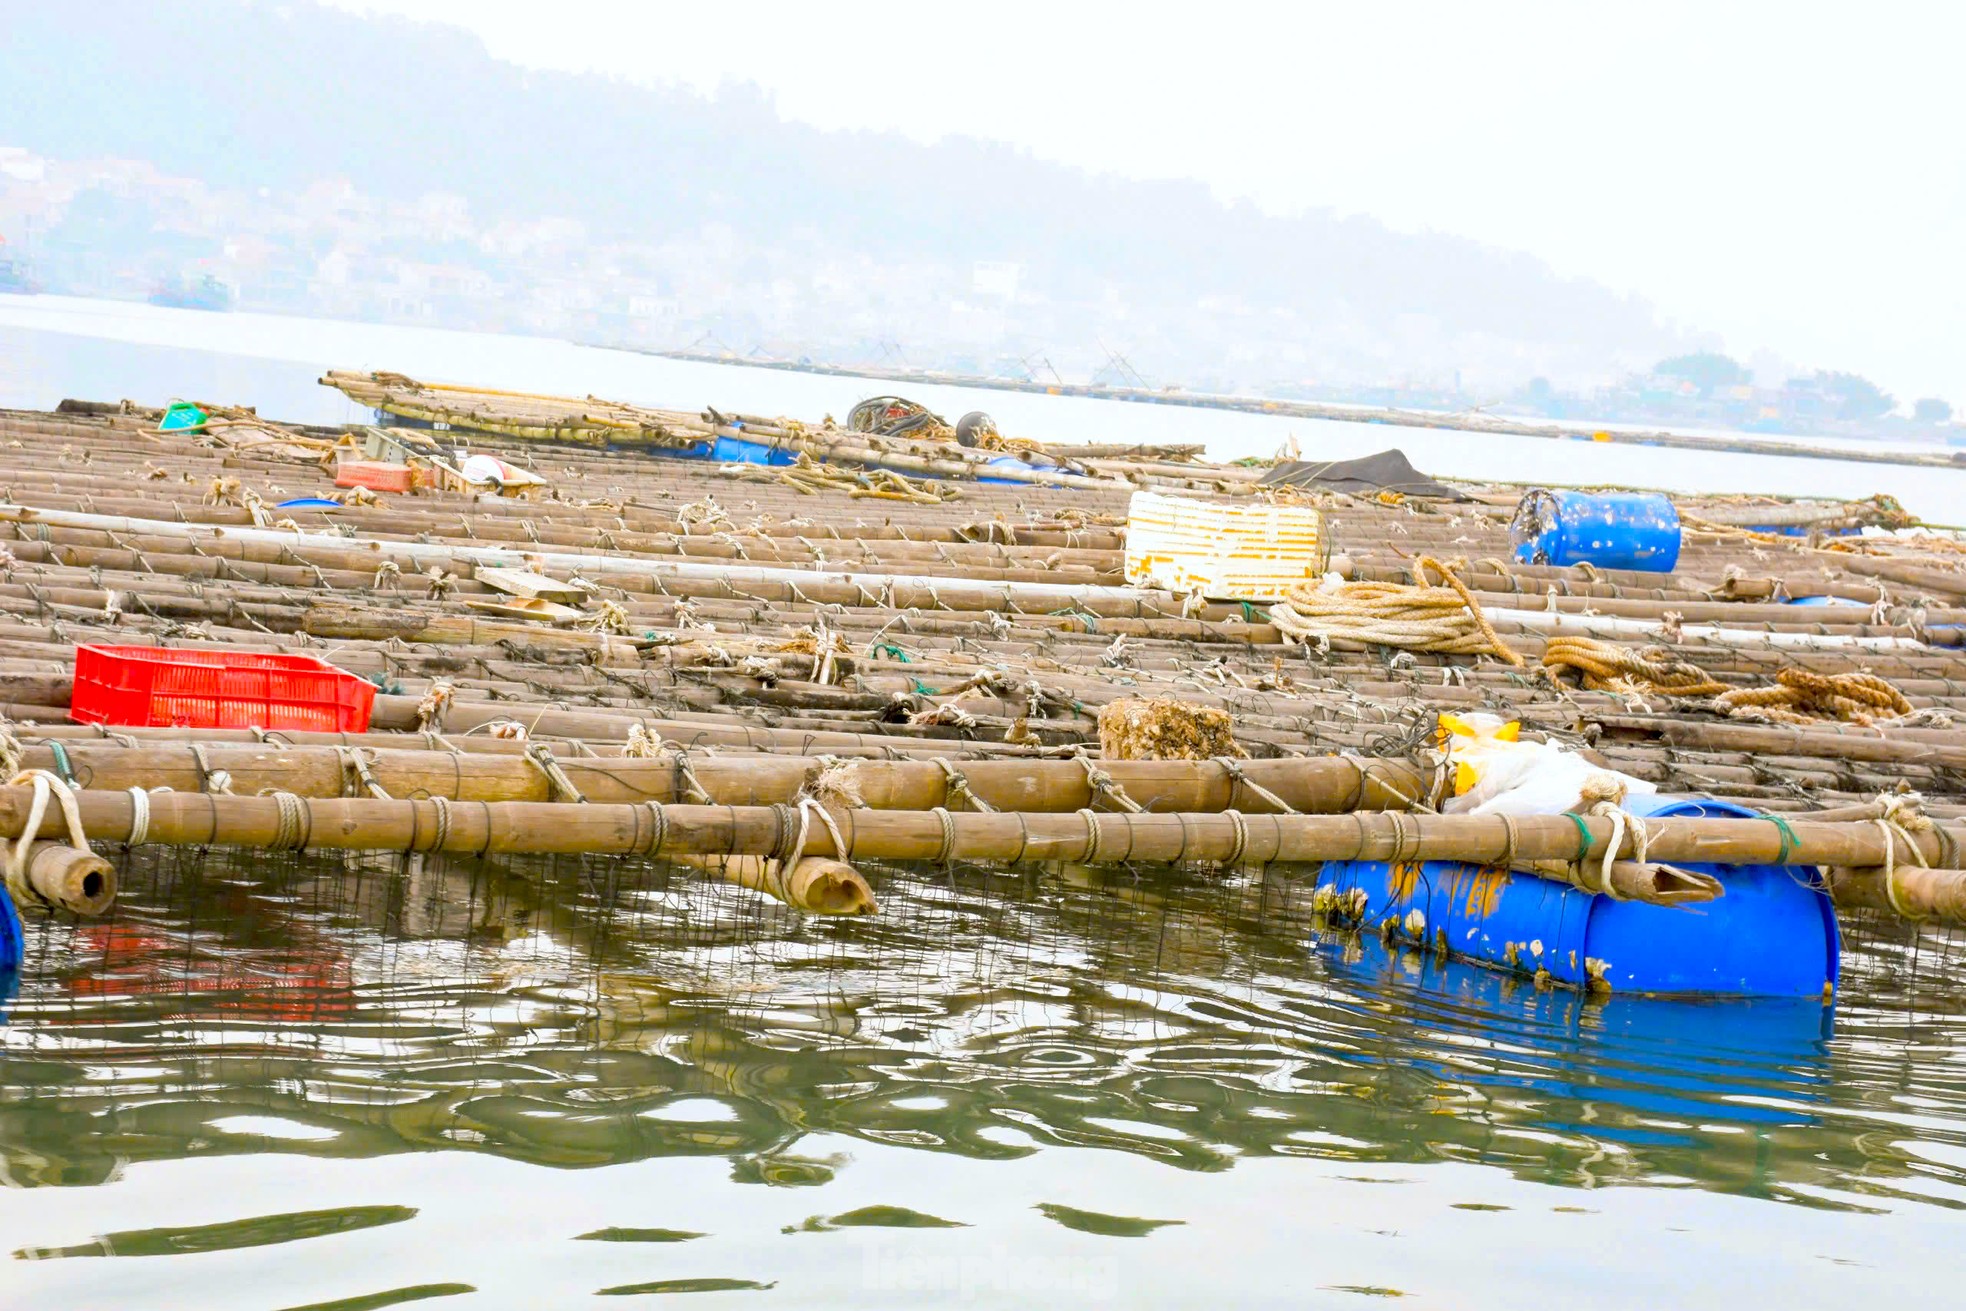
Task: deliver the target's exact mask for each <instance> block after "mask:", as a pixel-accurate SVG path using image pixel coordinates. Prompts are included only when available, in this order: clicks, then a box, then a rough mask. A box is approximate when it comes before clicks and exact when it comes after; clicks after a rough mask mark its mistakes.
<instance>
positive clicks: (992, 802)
mask: <svg viewBox="0 0 1966 1311" xmlns="http://www.w3.org/2000/svg"><path fill="white" fill-rule="evenodd" d="M514 745H515V746H516V745H523V744H516V743H515V744H514ZM531 745H532V747H533V749H534V750H535V751H536V750H538V749H540V748H542V746H543V744H539V743H534V744H531ZM21 760H22V763H23V764H24V765H25V766H26V767H28V768H38V769H57V768H60V767H62V765H63V763H64V760H65V763H66V767H67V768H68V770H70V771H71V772H72V774H73V775H74V776H75V777H76V778H77V779H79V780H82V781H83V782H84V783H85V785H86V787H87V788H88V789H90V790H95V791H101V790H105V789H106V790H112V791H114V790H122V789H126V788H130V787H146V788H168V789H170V790H172V791H178V792H203V791H207V790H209V788H210V786H211V780H212V779H213V778H214V777H217V776H218V775H220V774H221V773H222V774H224V775H225V776H226V777H227V780H228V784H229V786H230V787H231V788H232V789H234V790H235V791H237V792H239V793H241V794H247V795H257V794H259V793H261V792H268V791H282V792H292V793H295V794H296V795H299V796H307V797H337V796H344V795H348V794H349V793H350V792H351V791H360V790H361V789H362V788H364V787H366V786H368V780H369V779H373V780H374V784H375V786H378V787H380V788H381V789H382V790H383V791H384V792H386V793H388V794H389V795H391V796H418V797H430V796H442V797H445V798H447V799H449V800H452V801H550V800H555V799H557V794H558V792H559V789H560V787H561V785H560V784H559V783H557V782H556V781H555V780H554V779H553V777H552V776H551V773H550V770H549V766H548V764H547V763H545V762H550V768H551V769H558V770H559V771H561V772H562V773H563V775H564V777H565V779H566V780H567V782H568V783H570V784H571V785H572V787H573V788H574V789H575V790H576V791H577V792H578V793H579V795H581V796H583V797H585V798H586V799H587V800H588V801H590V802H626V803H639V802H646V801H661V802H671V801H686V800H698V801H704V802H705V803H706V804H709V803H714V804H718V805H769V804H773V803H778V804H790V803H792V802H795V801H797V799H798V797H799V795H800V792H801V790H802V789H803V788H805V787H807V786H808V785H809V784H810V783H811V782H812V781H813V779H814V777H815V775H816V772H817V770H818V766H817V765H816V764H815V763H813V762H810V761H807V760H803V759H799V758H796V757H778V756H730V755H701V754H682V755H678V754H677V753H675V752H673V751H672V752H665V753H664V754H662V755H660V756H654V757H646V758H624V757H619V756H615V757H609V758H607V759H605V760H598V759H592V758H583V757H581V756H577V755H563V756H554V755H553V754H552V753H551V751H550V748H548V749H547V754H546V756H545V760H544V761H542V762H541V763H534V761H533V760H532V759H528V758H526V757H525V756H512V755H503V754H491V753H483V754H463V753H452V752H445V751H430V750H400V749H388V748H384V749H373V750H366V751H362V752H360V753H359V755H352V754H349V753H348V752H346V751H345V750H341V749H337V748H334V747H305V746H286V745H279V746H272V745H266V746H262V745H251V746H246V745H229V744H228V745H221V744H209V745H200V744H196V743H192V744H186V745H181V746H172V745H165V744H157V745H148V746H146V745H138V746H135V747H124V746H113V745H107V744H96V743H81V742H74V743H71V744H69V745H67V746H66V747H65V748H64V751H63V753H62V759H57V757H56V756H55V753H54V751H53V749H52V748H50V747H46V746H35V745H31V744H30V745H26V746H25V747H24V749H23V751H22V753H21ZM360 771H366V775H365V776H364V775H363V774H362V773H361V772H360ZM1100 776H1103V778H1104V779H1106V780H1110V783H1111V785H1112V786H1113V787H1115V788H1117V789H1118V794H1119V795H1123V796H1125V797H1126V798H1128V799H1130V800H1131V801H1132V802H1133V803H1134V804H1136V805H1138V806H1140V807H1142V808H1144V809H1146V810H1158V811H1189V812H1204V811H1218V810H1227V809H1230V808H1232V807H1233V808H1236V809H1241V810H1243V811H1246V812H1248V813H1251V814H1265V813H1272V812H1275V811H1276V809H1277V806H1276V802H1277V801H1280V802H1281V803H1282V804H1283V805H1285V806H1288V807H1289V808H1290V809H1291V810H1293V811H1298V812H1305V813H1319V814H1333V813H1342V812H1348V811H1351V810H1354V809H1364V810H1384V809H1405V808H1409V807H1410V806H1411V805H1412V804H1413V803H1414V802H1415V801H1416V800H1422V799H1424V798H1425V796H1426V794H1427V789H1428V783H1427V780H1425V779H1423V778H1422V777H1421V776H1420V775H1419V774H1418V772H1416V771H1415V770H1413V769H1412V768H1410V767H1409V766H1406V765H1404V764H1400V763H1398V762H1393V761H1377V760H1363V759H1351V758H1344V757H1322V758H1308V759H1297V760H1272V761H1233V762H1229V764H1227V765H1224V764H1221V763H1217V762H1213V761H1185V760H1112V761H1105V762H1102V763H1101V764H1099V765H1097V766H1095V767H1093V768H1092V769H1088V768H1086V767H1085V766H1083V765H1081V764H1079V763H1078V762H1076V761H1067V760H1033V761H1022V762H1011V761H967V762H964V763H962V764H960V765H951V766H950V767H949V768H948V769H944V768H943V767H941V766H939V765H937V764H936V763H934V762H932V761H872V760H868V761H860V762H857V763H854V764H852V765H849V766H845V767H844V768H842V769H841V770H840V772H839V785H840V786H843V787H846V788H848V789H850V790H851V791H852V792H853V793H854V794H856V795H858V796H859V797H861V798H862V799H863V800H864V802H865V804H866V805H867V806H868V807H869V808H871V809H875V810H930V809H933V808H935V807H937V806H947V807H952V808H962V807H965V806H973V807H975V808H977V809H984V808H988V809H992V810H1012V811H1017V810H1023V811H1033V812H1037V811H1058V810H1079V809H1082V808H1084V807H1087V806H1094V805H1098V804H1100V802H1101V799H1102V796H1103V795H1104V793H1103V791H1102V787H1101V785H1100ZM1265 793H1268V794H1269V796H1268V797H1266V796H1265V795H1264V794H1265ZM1271 797H1274V798H1275V799H1276V800H1275V801H1272V800H1271V799H1270V798H1271Z"/></svg>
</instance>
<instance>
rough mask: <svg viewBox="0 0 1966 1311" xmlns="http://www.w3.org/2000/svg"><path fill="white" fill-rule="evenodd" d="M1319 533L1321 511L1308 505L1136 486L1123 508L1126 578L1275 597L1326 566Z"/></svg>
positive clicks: (1233, 595) (1229, 595) (1217, 593)
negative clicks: (1190, 495) (1200, 497)
mask: <svg viewBox="0 0 1966 1311" xmlns="http://www.w3.org/2000/svg"><path fill="white" fill-rule="evenodd" d="M1322 532H1323V523H1322V521H1321V520H1320V519H1319V517H1318V512H1317V511H1316V510H1313V509H1309V508H1306V507H1301V506H1288V505H1271V504H1268V503H1262V502H1250V503H1237V502H1229V501H1194V500H1189V499H1187V498H1185V497H1180V496H1163V495H1161V494H1159V493H1157V492H1135V493H1134V494H1133V499H1132V501H1130V502H1129V503H1128V505H1127V512H1126V579H1127V581H1128V582H1130V583H1132V584H1134V585H1135V586H1136V587H1162V588H1167V589H1168V590H1170V591H1176V592H1194V591H1199V592H1201V593H1202V594H1203V595H1204V596H1209V597H1215V598H1219V599H1222V600H1232V601H1233V600H1241V601H1273V600H1276V599H1278V598H1280V597H1281V596H1282V595H1283V594H1284V592H1285V591H1286V590H1288V589H1289V587H1290V586H1291V585H1292V584H1294V583H1301V582H1305V581H1308V580H1313V579H1315V578H1317V576H1318V574H1319V573H1320V572H1321V571H1322V569H1323V567H1324V561H1325V558H1326V552H1325V549H1324V541H1323V537H1322Z"/></svg>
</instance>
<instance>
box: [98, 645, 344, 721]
mask: <svg viewBox="0 0 1966 1311" xmlns="http://www.w3.org/2000/svg"><path fill="white" fill-rule="evenodd" d="M374 709H375V685H374V684H372V683H370V682H368V681H367V680H366V679H361V678H357V677H355V675H353V674H351V673H348V672H346V671H345V670H341V669H336V668H335V667H334V666H333V665H331V664H329V663H327V662H326V661H325V660H317V659H315V658H314V657H313V656H308V655H262V654H260V653H258V652H256V651H213V650H196V651H192V650H182V649H179V648H175V647H161V646H79V647H77V648H76V649H75V695H74V698H73V700H72V701H71V702H70V705H69V711H68V716H69V718H70V719H73V720H75V721H76V722H77V723H81V724H125V725H129V726H132V727H137V728H172V727H177V728H298V729H310V730H313V731H316V732H321V733H365V732H367V731H368V727H369V714H370V712H371V711H373V710H374Z"/></svg>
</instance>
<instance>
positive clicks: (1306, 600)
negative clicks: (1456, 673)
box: [1270, 555, 1523, 668]
mask: <svg viewBox="0 0 1966 1311" xmlns="http://www.w3.org/2000/svg"><path fill="white" fill-rule="evenodd" d="M1429 572H1433V573H1438V574H1439V575H1440V577H1441V579H1442V581H1443V582H1444V583H1445V584H1446V586H1444V587H1432V586H1428V585H1427V583H1426V579H1427V575H1428V573H1429ZM1414 576H1415V577H1417V578H1418V579H1419V580H1420V583H1419V585H1417V586H1411V587H1409V586H1407V585H1405V584H1403V583H1371V582H1356V583H1342V582H1334V581H1330V580H1327V581H1325V582H1323V583H1320V584H1319V585H1317V586H1316V587H1306V586H1304V585H1303V584H1298V585H1297V586H1295V587H1292V588H1291V589H1290V591H1289V593H1288V594H1287V596H1286V598H1285V600H1284V601H1282V602H1280V603H1278V604H1276V605H1273V606H1271V607H1270V622H1271V623H1273V624H1275V625H1276V626H1277V627H1278V628H1279V629H1281V630H1282V631H1283V633H1284V635H1285V636H1286V637H1288V638H1292V639H1295V640H1298V641H1303V640H1305V639H1310V640H1315V641H1318V642H1328V641H1329V640H1331V639H1332V638H1340V639H1343V640H1347V641H1352V642H1362V643H1367V644H1370V645H1374V646H1392V647H1398V648H1400V649H1401V650H1405V651H1430V652H1435V653H1438V654H1441V655H1492V656H1495V657H1496V658H1498V659H1500V660H1502V661H1504V662H1505V663H1507V664H1510V665H1514V666H1516V667H1517V668H1521V667H1522V664H1523V659H1522V656H1521V655H1519V654H1518V653H1517V652H1516V651H1515V650H1514V649H1513V648H1511V647H1510V646H1509V645H1508V644H1507V643H1505V642H1504V641H1502V639H1501V637H1500V635H1498V634H1497V633H1496V632H1495V627H1494V625H1492V624H1490V623H1489V622H1488V617H1487V616H1486V615H1484V614H1482V612H1481V604H1480V602H1478V601H1476V600H1475V597H1474V593H1473V592H1470V591H1469V590H1468V588H1467V585H1466V584H1465V583H1463V582H1462V581H1461V580H1460V579H1458V578H1456V577H1455V576H1454V575H1453V574H1452V573H1450V572H1448V569H1447V567H1446V566H1445V565H1443V564H1441V562H1440V561H1438V560H1436V559H1434V558H1433V557H1432V556H1430V555H1423V556H1421V557H1420V558H1419V559H1418V560H1417V561H1415V562H1414Z"/></svg>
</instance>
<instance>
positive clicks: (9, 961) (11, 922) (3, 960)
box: [0, 883, 27, 975]
mask: <svg viewBox="0 0 1966 1311" xmlns="http://www.w3.org/2000/svg"><path fill="white" fill-rule="evenodd" d="M26 941H27V932H26V930H25V929H23V928H22V927H21V922H20V912H19V911H17V910H15V909H14V899H13V898H12V897H10V896H8V895H7V887H6V885H5V884H4V883H0V975H10V974H15V973H18V972H19V970H20V961H21V954H22V952H23V951H24V950H25V946H26Z"/></svg>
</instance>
